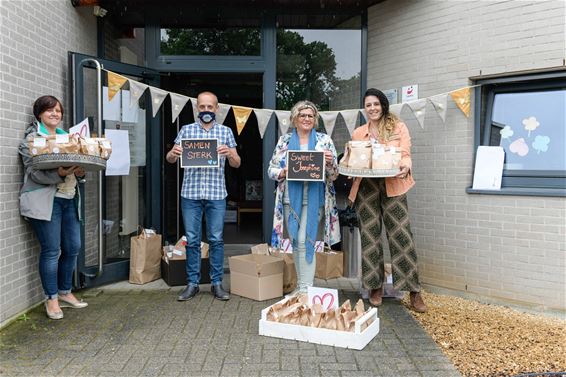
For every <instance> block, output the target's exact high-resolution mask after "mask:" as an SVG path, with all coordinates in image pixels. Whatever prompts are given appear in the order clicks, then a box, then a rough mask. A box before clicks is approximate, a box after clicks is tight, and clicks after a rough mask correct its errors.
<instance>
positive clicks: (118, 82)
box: [108, 71, 128, 101]
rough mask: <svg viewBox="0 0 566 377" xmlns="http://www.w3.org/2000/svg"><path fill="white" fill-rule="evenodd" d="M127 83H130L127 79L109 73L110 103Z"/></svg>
mask: <svg viewBox="0 0 566 377" xmlns="http://www.w3.org/2000/svg"><path fill="white" fill-rule="evenodd" d="M126 81H128V79H127V78H126V77H124V76H120V75H119V74H117V73H114V72H110V71H108V101H112V98H114V95H115V94H116V93H118V91H119V90H120V88H122V86H123V85H124V83H125V82H126Z"/></svg>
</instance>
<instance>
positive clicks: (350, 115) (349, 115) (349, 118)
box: [340, 109, 360, 136]
mask: <svg viewBox="0 0 566 377" xmlns="http://www.w3.org/2000/svg"><path fill="white" fill-rule="evenodd" d="M359 113H360V110H358V109H355V110H340V114H341V115H342V118H344V122H346V128H347V129H348V132H349V133H350V136H352V132H354V128H356V121H357V120H358V114H359Z"/></svg>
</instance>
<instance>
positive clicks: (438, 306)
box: [403, 292, 566, 377]
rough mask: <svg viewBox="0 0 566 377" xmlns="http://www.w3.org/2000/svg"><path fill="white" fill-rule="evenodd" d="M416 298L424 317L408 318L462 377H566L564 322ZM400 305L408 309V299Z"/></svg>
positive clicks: (462, 302)
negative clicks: (423, 307) (548, 375)
mask: <svg viewBox="0 0 566 377" xmlns="http://www.w3.org/2000/svg"><path fill="white" fill-rule="evenodd" d="M422 296H423V299H424V301H425V303H426V305H427V306H428V312H427V313H422V314H421V313H415V312H413V311H411V313H412V314H413V316H414V317H415V318H416V319H417V320H418V321H419V322H420V323H421V325H422V326H423V328H424V329H425V330H426V331H427V332H428V333H429V334H430V336H431V337H432V338H433V339H434V340H435V342H436V343H437V344H438V346H439V347H440V348H441V349H442V350H443V352H444V353H445V354H446V355H447V356H448V357H449V358H450V359H451V361H452V362H453V363H454V365H455V366H456V368H458V370H459V371H460V372H461V373H462V374H463V375H464V376H466V377H471V376H474V377H475V376H478V377H479V376H481V377H500V376H501V377H502V376H515V375H520V374H527V373H529V374H530V373H532V374H531V375H532V376H538V375H541V374H540V373H544V372H564V376H566V353H565V345H566V320H564V319H560V318H551V317H548V316H542V315H533V314H526V313H522V312H519V311H517V310H513V309H509V308H506V307H502V306H496V305H487V304H481V303H479V302H476V301H471V300H467V299H463V298H459V297H452V296H442V295H436V294H432V293H427V292H422ZM403 303H404V304H405V305H406V306H407V307H408V306H409V300H408V295H405V298H404V299H403ZM552 375H553V376H561V375H562V374H561V373H556V374H554V373H553V374H552Z"/></svg>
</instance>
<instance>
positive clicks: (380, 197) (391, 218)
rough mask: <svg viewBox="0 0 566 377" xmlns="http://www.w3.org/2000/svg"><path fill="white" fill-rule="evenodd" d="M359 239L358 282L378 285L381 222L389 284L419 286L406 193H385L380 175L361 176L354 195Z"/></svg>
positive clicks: (381, 268) (381, 270) (412, 288)
mask: <svg viewBox="0 0 566 377" xmlns="http://www.w3.org/2000/svg"><path fill="white" fill-rule="evenodd" d="M355 205H356V212H357V213H358V216H359V218H360V235H361V241H362V285H363V287H364V288H368V289H378V288H380V287H381V286H382V284H383V277H384V265H383V245H382V239H381V229H382V224H384V225H385V231H386V235H387V242H388V243H389V251H390V252H391V265H392V270H393V287H394V288H395V289H398V290H407V291H411V292H418V291H419V290H420V284H419V275H418V271H417V254H416V252H415V243H414V241H413V233H412V232H411V226H410V224H409V212H408V206H407V196H406V195H400V196H395V197H391V198H389V197H387V192H386V190H385V179H384V178H364V179H363V180H362V182H361V184H360V189H359V191H358V195H357V198H356V204H355Z"/></svg>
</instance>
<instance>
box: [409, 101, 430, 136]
mask: <svg viewBox="0 0 566 377" xmlns="http://www.w3.org/2000/svg"><path fill="white" fill-rule="evenodd" d="M407 106H409V108H410V109H411V110H412V111H413V114H414V115H415V118H417V121H418V122H419V126H421V128H422V129H424V118H425V114H426V98H422V99H418V100H416V101H411V102H407Z"/></svg>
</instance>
